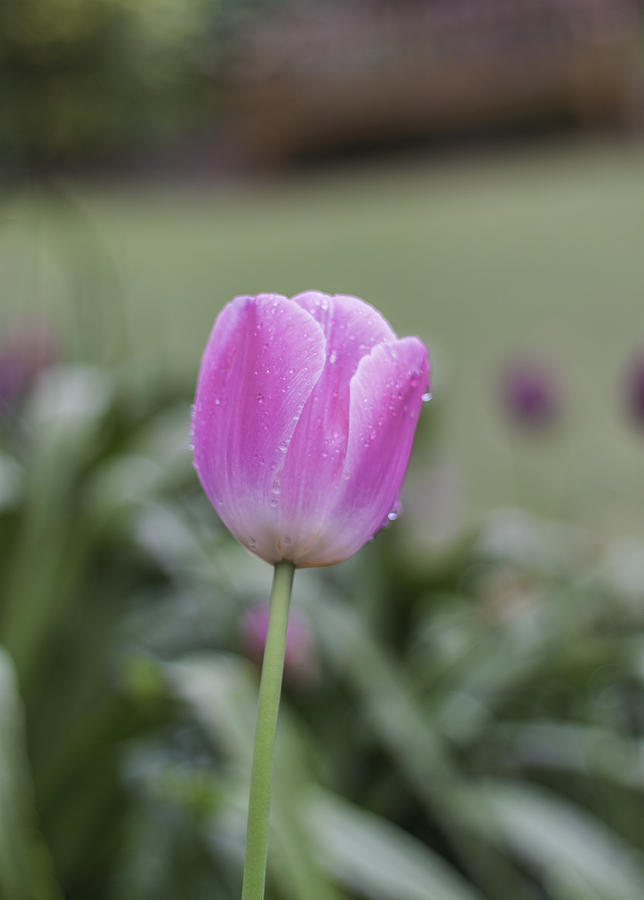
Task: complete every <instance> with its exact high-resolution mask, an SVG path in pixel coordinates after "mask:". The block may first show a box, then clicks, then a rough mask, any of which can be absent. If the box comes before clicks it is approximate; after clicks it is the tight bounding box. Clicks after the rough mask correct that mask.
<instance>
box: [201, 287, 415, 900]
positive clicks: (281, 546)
mask: <svg viewBox="0 0 644 900" xmlns="http://www.w3.org/2000/svg"><path fill="white" fill-rule="evenodd" d="M428 372H429V364H428V360H427V351H426V349H425V347H424V346H423V344H422V343H421V342H420V341H419V340H418V338H415V337H407V338H402V339H399V338H397V337H396V335H395V334H394V332H393V331H392V329H391V327H390V326H389V324H388V323H387V322H386V321H385V319H384V318H383V317H382V316H381V315H380V313H378V312H377V311H376V310H375V309H374V308H373V307H371V306H369V304H367V303H364V302H363V301H362V300H358V299H357V298H356V297H347V296H342V295H338V296H334V297H330V296H327V295H326V294H321V293H319V292H317V291H308V292H306V293H303V294H299V295H298V296H296V297H293V298H291V299H288V298H287V297H282V296H281V295H279V294H259V295H258V296H256V297H237V298H236V299H235V300H233V301H232V302H231V303H229V304H228V305H227V306H226V307H225V308H224V309H223V310H222V312H221V313H220V315H219V317H218V318H217V321H216V322H215V325H214V328H213V330H212V333H211V335H210V339H209V341H208V344H207V346H206V350H205V352H204V355H203V359H202V363H201V371H200V373H199V380H198V383H197V393H196V397H195V406H194V411H193V419H192V437H193V447H194V460H195V467H196V470H197V474H198V476H199V479H200V481H201V484H202V486H203V488H204V490H205V492H206V494H207V495H208V498H209V499H210V502H211V503H212V505H213V507H214V508H215V510H216V512H217V513H218V515H219V516H220V517H221V519H222V521H223V522H224V524H225V525H226V526H227V527H228V529H229V530H230V531H231V532H232V533H233V535H234V536H235V537H236V538H237V539H238V540H239V541H240V542H241V543H242V544H244V545H245V546H246V547H247V548H248V549H249V550H251V551H252V552H253V553H255V554H256V555H257V556H260V557H261V558H262V559H264V560H266V561H267V562H269V563H272V564H273V565H274V566H275V572H274V578H273V589H272V594H271V604H270V612H269V619H268V630H267V634H266V645H265V650H264V659H263V663H262V675H261V679H260V688H259V700H258V710H257V725H256V732H255V750H254V754H253V768H252V773H251V785H250V799H249V808H248V829H247V838H246V859H245V864H244V880H243V888H242V900H262V898H263V896H264V884H265V872H266V859H267V852H268V822H269V809H270V783H271V773H272V759H273V746H274V741H275V729H276V724H277V712H278V707H279V697H280V690H281V681H282V673H283V668H284V652H285V646H286V633H287V625H288V614H289V605H290V596H291V588H292V581H293V573H294V569H295V568H296V567H298V568H307V567H311V566H328V565H331V564H333V563H337V562H340V561H341V560H344V559H347V558H348V557H349V556H351V555H352V554H354V553H356V551H358V550H359V549H360V547H362V545H363V544H364V543H365V542H366V541H367V540H368V539H369V538H371V537H373V535H374V534H375V533H376V532H377V531H378V530H379V529H380V528H381V527H382V526H383V525H384V524H386V523H387V522H388V521H389V520H390V519H393V518H396V517H397V511H398V509H399V506H398V498H399V494H400V488H401V484H402V481H403V477H404V474H405V469H406V468H407V462H408V460H409V454H410V452H411V445H412V440H413V436H414V431H415V429H416V423H417V420H418V414H419V411H420V408H421V405H422V402H423V400H424V399H429V393H428Z"/></svg>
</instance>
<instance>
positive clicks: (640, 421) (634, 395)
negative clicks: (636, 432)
mask: <svg viewBox="0 0 644 900" xmlns="http://www.w3.org/2000/svg"><path fill="white" fill-rule="evenodd" d="M624 401H625V406H626V412H627V414H628V416H629V417H630V420H631V422H632V423H633V425H635V427H636V428H642V427H644V347H641V348H640V349H639V350H637V351H636V352H635V353H634V354H633V357H632V359H631V360H630V362H629V364H628V366H627V368H626V370H625V372H624Z"/></svg>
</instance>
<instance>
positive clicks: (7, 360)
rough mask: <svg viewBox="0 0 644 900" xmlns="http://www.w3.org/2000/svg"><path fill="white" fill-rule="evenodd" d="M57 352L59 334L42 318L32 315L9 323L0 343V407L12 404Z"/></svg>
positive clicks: (55, 360) (45, 367) (54, 359)
mask: <svg viewBox="0 0 644 900" xmlns="http://www.w3.org/2000/svg"><path fill="white" fill-rule="evenodd" d="M60 356H61V347H60V336H59V334H58V332H57V331H56V330H55V329H54V328H53V326H51V325H50V323H49V322H47V321H46V320H45V319H40V318H37V317H35V316H34V317H32V318H25V319H24V320H20V321H17V322H15V323H13V324H12V325H11V326H10V327H9V328H8V329H7V332H6V334H5V335H3V337H2V343H1V344H0V408H2V407H11V406H13V405H14V404H16V403H17V402H18V401H19V400H20V398H21V397H22V396H23V394H24V393H25V392H26V391H27V390H28V389H29V388H30V387H31V385H32V384H33V382H34V381H35V380H36V378H37V377H38V376H39V375H40V374H41V373H42V372H44V371H45V370H46V369H49V368H51V367H52V366H54V365H55V364H56V363H57V362H59V360H60Z"/></svg>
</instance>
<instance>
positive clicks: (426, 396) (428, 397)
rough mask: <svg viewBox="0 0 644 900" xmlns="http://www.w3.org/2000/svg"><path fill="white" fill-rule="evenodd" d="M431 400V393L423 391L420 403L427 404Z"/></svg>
mask: <svg viewBox="0 0 644 900" xmlns="http://www.w3.org/2000/svg"><path fill="white" fill-rule="evenodd" d="M431 399H432V392H431V391H425V393H424V394H423V396H422V401H423V403H429V401H430V400H431Z"/></svg>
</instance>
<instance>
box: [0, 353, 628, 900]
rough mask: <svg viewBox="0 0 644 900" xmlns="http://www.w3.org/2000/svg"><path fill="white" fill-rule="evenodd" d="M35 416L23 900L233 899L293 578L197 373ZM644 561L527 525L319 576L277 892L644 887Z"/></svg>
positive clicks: (385, 541) (20, 695) (487, 524)
mask: <svg viewBox="0 0 644 900" xmlns="http://www.w3.org/2000/svg"><path fill="white" fill-rule="evenodd" d="M8 412H9V411H8V410H7V409H3V410H2V413H3V421H2V429H3V431H2V444H1V447H2V450H1V452H0V597H1V598H2V601H1V604H0V629H1V630H0V638H1V641H2V645H3V648H4V649H3V650H2V656H1V657H0V726H1V727H0V895H1V896H3V897H7V898H11V900H23V898H24V900H32V898H58V897H61V896H63V895H64V896H65V897H67V898H69V900H80V898H89V897H91V898H97V900H101V898H114V900H116V898H118V900H129V898H132V900H135V898H136V900H146V898H153V897H154V898H155V900H163V898H166V897H167V898H170V897H177V896H190V897H191V898H195V900H199V898H202V897H203V898H206V897H208V898H212V897H217V898H221V900H227V898H230V900H235V898H236V897H238V895H239V887H240V873H241V862H242V853H243V837H244V824H245V822H244V805H245V802H246V796H247V789H248V776H249V769H250V765H249V763H250V754H251V746H252V731H253V725H254V714H255V702H256V693H257V677H258V672H257V667H256V664H255V663H254V662H253V661H252V660H251V659H250V658H248V657H247V656H246V654H245V652H244V647H243V642H242V639H241V620H242V617H243V612H244V610H245V609H247V608H249V607H250V606H253V605H255V604H258V603H264V602H266V597H267V592H268V588H269V582H270V569H269V568H268V567H267V566H266V565H265V564H263V563H261V562H259V561H257V560H254V558H252V557H250V556H249V555H248V554H247V552H246V551H245V550H244V549H243V548H241V547H239V546H238V545H237V544H236V543H235V542H234V541H233V540H232V539H231V538H230V537H229V535H228V534H227V533H226V532H225V531H224V530H223V528H222V527H220V526H219V525H218V523H217V520H216V517H215V515H214V513H213V511H212V509H211V508H210V506H209V505H208V503H207V501H206V499H205V498H204V497H203V495H202V493H201V491H200V488H199V486H198V484H197V481H196V478H195V476H194V474H193V471H192V468H191V460H190V451H189V447H188V433H189V400H188V393H187V391H184V390H183V389H182V388H181V387H180V386H174V387H171V388H164V389H156V390H154V391H152V392H149V393H147V394H146V395H141V394H138V395H136V396H135V395H133V394H132V392H131V391H130V390H129V389H127V387H126V386H125V384H124V383H123V382H122V381H121V380H119V378H118V377H115V376H114V375H111V374H109V373H108V372H107V371H103V370H100V369H98V368H95V367H89V366H81V365H75V366H67V367H61V368H58V369H54V370H52V371H50V372H49V374H47V375H45V376H44V377H41V379H40V380H39V381H38V382H37V383H36V385H35V387H34V388H33V390H32V391H31V392H30V393H29V394H28V395H26V396H25V397H24V398H23V400H22V403H21V404H20V405H19V406H16V407H15V408H14V409H12V410H11V415H9V414H8ZM428 412H429V416H431V411H428ZM428 513H429V511H428ZM643 559H644V547H643V546H642V545H641V544H640V543H637V542H634V543H628V542H624V541H618V540H613V541H611V542H606V543H603V544H600V543H598V542H597V540H596V539H595V538H594V537H593V536H592V535H589V534H587V533H585V532H584V531H583V530H582V529H580V528H578V527H577V528H573V527H571V526H567V525H565V524H562V523H556V522H545V521H542V520H539V519H536V518H531V517H530V516H528V515H527V514H525V513H522V512H520V511H515V512H508V513H504V514H497V515H494V516H490V517H489V518H487V519H486V520H484V521H483V523H482V524H481V525H479V526H477V527H472V528H471V529H470V530H469V532H468V533H466V534H463V535H461V537H460V538H459V539H458V540H456V541H455V542H453V543H452V544H451V545H450V546H449V547H447V548H445V549H444V550H443V551H441V552H440V553H433V554H432V553H428V552H425V553H423V554H422V556H418V555H414V554H410V552H409V548H408V535H407V534H406V532H405V526H404V517H403V519H402V520H401V522H399V523H396V525H395V526H392V527H390V528H388V529H387V530H386V531H385V532H383V533H382V534H381V535H379V536H378V538H377V539H376V541H375V542H374V543H373V544H370V545H368V546H367V547H366V548H365V549H364V550H363V551H362V552H361V553H360V554H358V556H356V557H355V558H354V559H353V560H351V561H349V562H348V563H345V564H343V565H342V566H338V567H334V568H332V569H329V570H320V571H306V572H300V573H298V574H297V575H296V583H295V597H294V603H295V605H296V606H297V607H298V608H299V609H300V610H301V611H302V612H303V613H305V614H306V615H307V617H308V619H309V622H310V627H311V629H312V633H313V637H314V641H315V648H316V649H315V654H316V657H317V665H316V675H315V677H307V678H302V679H298V678H297V677H296V676H294V677H292V678H289V679H288V681H287V683H286V686H285V694H284V702H283V707H282V715H281V721H280V732H279V739H278V757H277V764H276V783H275V799H274V816H273V823H272V851H271V859H270V894H269V896H270V897H271V898H272V900H303V898H306V900H341V898H353V897H356V898H358V897H369V898H374V900H482V898H488V900H507V898H508V897H512V898H513V900H534V898H543V900H588V898H590V897H592V898H601V900H637V898H639V897H641V886H642V884H643V883H644V858H643V853H644V835H643V833H642V829H641V821H642V813H643V810H642V805H643V803H644V797H643V796H642V792H643V790H644V778H643V777H642V765H641V760H642V753H643V752H644V741H643V735H644V719H643V718H642V694H643V691H644V685H643V680H644V665H643V660H644V564H643V562H642V560H643ZM14 673H15V674H14Z"/></svg>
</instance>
